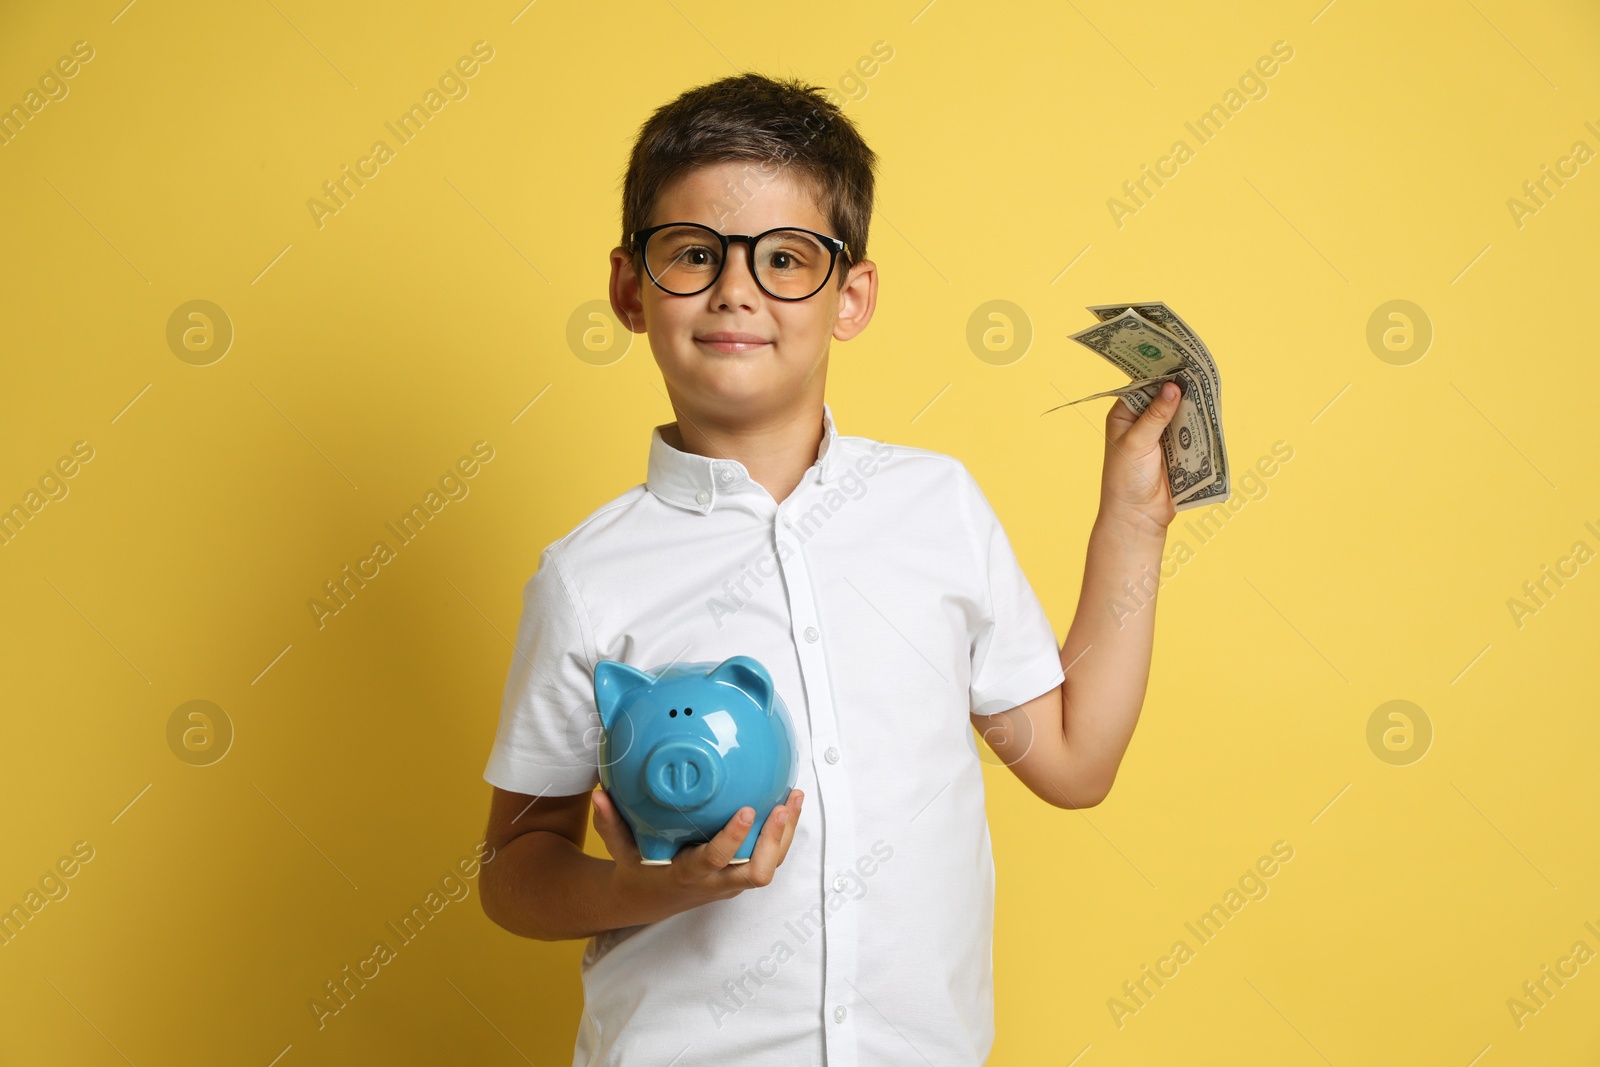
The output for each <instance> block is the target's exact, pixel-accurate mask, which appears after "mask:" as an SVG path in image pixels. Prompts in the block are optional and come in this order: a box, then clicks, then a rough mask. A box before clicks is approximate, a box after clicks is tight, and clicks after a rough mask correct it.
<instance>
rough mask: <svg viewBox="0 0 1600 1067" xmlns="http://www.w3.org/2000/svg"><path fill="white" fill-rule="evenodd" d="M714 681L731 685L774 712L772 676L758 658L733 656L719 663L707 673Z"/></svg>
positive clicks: (765, 709)
mask: <svg viewBox="0 0 1600 1067" xmlns="http://www.w3.org/2000/svg"><path fill="white" fill-rule="evenodd" d="M706 677H707V678H708V679H710V680H711V681H713V682H721V683H722V684H724V685H731V686H733V687H734V688H735V689H738V690H740V691H742V692H743V693H745V695H747V696H748V697H749V698H750V699H751V700H754V701H755V702H756V704H757V705H759V706H760V708H761V710H762V711H764V712H766V713H767V714H768V715H771V714H772V691H773V688H774V686H773V684H772V676H771V675H770V674H768V673H767V669H766V668H765V667H763V666H762V665H761V663H760V661H758V660H754V659H751V658H750V657H749V656H732V657H730V658H728V659H725V660H723V661H722V662H721V663H719V664H717V666H716V667H715V668H713V670H712V671H711V673H710V674H708V675H706Z"/></svg>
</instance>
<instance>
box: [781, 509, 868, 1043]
mask: <svg viewBox="0 0 1600 1067" xmlns="http://www.w3.org/2000/svg"><path fill="white" fill-rule="evenodd" d="M783 521H784V525H786V526H788V525H790V524H789V522H788V520H787V518H785V519H784V520H783ZM779 565H780V566H781V567H782V568H783V580H784V585H785V587H786V588H787V590H788V594H789V618H790V625H791V627H792V628H793V632H794V636H795V650H796V653H797V654H798V656H799V659H800V677H801V681H802V682H803V684H804V687H805V699H806V706H807V709H808V712H809V714H808V715H807V721H808V722H809V725H810V729H811V753H812V760H813V767H814V770H815V771H816V777H817V790H818V792H819V793H820V794H821V800H822V803H821V804H820V805H819V808H820V810H819V811H818V813H817V814H818V815H820V816H821V818H822V870H823V871H824V872H825V873H824V877H827V872H832V877H831V878H828V881H827V882H825V883H824V887H823V890H822V896H823V899H822V906H823V908H824V909H826V914H827V921H826V922H825V923H824V924H823V926H822V939H823V976H822V996H823V1001H822V1002H823V1004H829V1005H832V1008H831V1009H829V1011H830V1016H831V1018H832V1020H833V1021H832V1023H831V1024H830V1025H829V1026H828V1027H827V1029H826V1030H825V1032H824V1034H823V1041H824V1046H825V1048H826V1052H827V1063H828V1067H857V1062H858V1061H857V1051H856V1036H855V1033H854V1026H853V1025H852V1024H849V1023H847V1022H846V1020H847V1018H848V1017H849V1012H848V1009H847V1007H846V1003H847V1002H848V1001H850V1000H851V999H852V993H853V990H854V987H855V983H856V974H857V956H858V953H859V950H860V949H859V946H860V937H859V927H858V915H859V911H860V909H859V908H858V907H856V906H854V902H853V901H851V900H850V899H849V898H848V897H846V898H845V901H844V902H843V903H842V904H838V903H835V904H834V905H833V906H832V907H829V904H830V900H829V898H831V897H832V896H834V895H835V894H843V893H846V892H847V891H848V890H849V888H850V885H851V882H850V879H848V878H847V877H845V875H844V873H843V872H844V871H846V870H849V869H853V868H854V866H855V860H856V857H855V847H856V819H855V803H854V797H853V796H852V794H851V789H850V782H849V778H848V776H847V775H846V773H845V770H844V768H843V767H841V766H840V765H839V759H840V757H839V749H838V747H836V745H835V744H834V742H835V740H836V739H837V738H838V737H839V735H840V731H839V717H838V709H837V708H836V707H835V706H834V703H833V685H832V682H831V679H830V677H829V673H828V659H827V653H826V650H825V649H824V647H823V645H822V632H821V630H820V629H819V628H818V626H817V623H818V622H819V621H820V616H819V614H818V612H817V604H816V598H815V596H814V595H813V591H812V585H811V575H810V572H809V570H808V569H807V566H806V558H805V548H804V547H803V546H799V545H797V546H796V547H795V550H794V551H793V552H792V553H790V554H789V555H788V557H787V558H784V557H783V556H781V555H780V557H779ZM818 755H821V756H822V760H821V761H818V760H817V758H816V757H817V756H818Z"/></svg>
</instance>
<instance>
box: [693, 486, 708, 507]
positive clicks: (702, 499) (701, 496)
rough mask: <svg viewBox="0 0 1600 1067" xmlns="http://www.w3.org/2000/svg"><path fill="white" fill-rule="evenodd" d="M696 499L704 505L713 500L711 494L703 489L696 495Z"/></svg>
mask: <svg viewBox="0 0 1600 1067" xmlns="http://www.w3.org/2000/svg"><path fill="white" fill-rule="evenodd" d="M694 498H695V499H696V500H698V501H699V502H700V503H702V504H704V503H705V502H706V501H708V500H710V499H711V494H710V493H708V492H706V491H705V490H704V489H702V490H700V491H699V492H698V493H696V494H695V495H694Z"/></svg>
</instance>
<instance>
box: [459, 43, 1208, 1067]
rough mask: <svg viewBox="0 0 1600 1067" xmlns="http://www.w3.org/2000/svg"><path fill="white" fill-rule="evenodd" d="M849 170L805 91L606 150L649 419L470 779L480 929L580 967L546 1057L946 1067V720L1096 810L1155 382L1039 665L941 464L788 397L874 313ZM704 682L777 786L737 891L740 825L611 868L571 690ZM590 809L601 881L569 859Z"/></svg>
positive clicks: (1139, 564)
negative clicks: (669, 854)
mask: <svg viewBox="0 0 1600 1067" xmlns="http://www.w3.org/2000/svg"><path fill="white" fill-rule="evenodd" d="M874 162H875V156H874V154H873V152H872V151H871V150H870V149H869V148H868V147H867V146H866V145H865V144H864V143H863V142H862V140H861V138H860V137H859V135H858V134H857V132H856V131H855V129H854V128H853V127H852V125H851V124H850V122H849V121H848V120H847V119H846V118H845V117H844V116H843V115H842V114H841V113H840V112H839V111H838V109H837V108H835V107H833V106H832V105H830V104H828V103H827V101H826V99H825V98H824V97H823V96H822V94H821V92H820V91H818V90H815V89H809V88H806V87H805V86H803V85H802V84H800V83H797V82H777V81H773V80H770V79H767V78H765V77H762V76H760V75H756V74H744V75H740V76H737V77H731V78H727V79H724V80H722V81H720V82H716V83H713V84H711V85H706V86H702V87H700V88H697V89H693V90H691V91H689V92H687V93H685V94H684V95H683V96H681V97H679V98H678V99H677V100H675V101H673V102H672V103H669V104H667V105H666V106H664V107H662V108H661V109H659V110H658V111H657V112H656V113H655V114H654V115H653V116H652V117H651V118H650V119H649V120H648V121H647V122H646V123H645V125H644V126H643V128H642V129H641V131H640V134H639V138H638V141H637V143H636V145H635V147H634V151H633V154H632V159H631V161H630V164H629V168H628V172H627V177H626V180H625V184H624V205H623V241H622V244H621V246H619V247H618V248H616V249H615V250H613V251H612V253H611V265H612V273H611V301H612V306H613V308H614V309H615V311H616V313H617V315H618V317H619V318H620V319H621V320H623V321H625V322H627V323H628V324H629V328H630V329H632V330H633V331H634V332H643V333H647V334H648V335H649V339H650V347H651V351H652V353H653V354H654V356H655V359H656V362H657V363H658V364H659V366H660V368H661V373H662V377H663V378H664V380H665V383H666V389H667V394H668V397H669V399H670V401H671V404H672V409H673V412H674V414H675V415H676V416H677V419H676V421H675V422H672V423H666V424H663V425H659V426H656V427H655V428H654V430H653V431H652V434H651V440H650V451H649V465H648V474H647V478H646V481H645V483H644V484H642V485H638V486H635V487H634V488H632V489H630V490H628V491H627V492H625V493H623V494H622V495H621V496H619V497H617V498H616V499H614V500H612V501H611V502H609V503H607V504H605V505H603V506H602V507H600V508H599V509H598V510H596V511H594V512H593V513H592V514H590V515H589V516H588V517H587V518H586V519H584V520H583V521H582V522H581V523H579V524H578V526H577V527H576V528H575V529H573V530H572V531H571V532H570V533H568V534H567V535H565V536H564V537H562V538H561V539H560V540H558V541H556V542H554V543H553V544H551V545H549V546H548V547H547V548H546V549H545V550H544V552H543V554H542V556H541V558H540V563H539V568H538V571H537V573H535V574H534V576H533V577H532V578H531V579H530V580H529V582H528V584H527V587H526V589H525V590H524V596H525V607H524V612H523V615H522V619H521V623H520V625H519V627H518V631H517V640H516V654H515V656H514V658H513V661H512V664H511V670H510V674H509V677H508V680H507V683H506V689H505V698H504V703H503V707H502V711H501V718H500V724H499V731H498V734H497V736H496V738H495V742H494V747H493V750H492V753H491V755H490V758H489V763H488V767H487V769H486V770H485V772H484V777H485V779H486V780H488V781H489V782H490V783H491V784H492V785H494V786H495V790H494V799H493V802H492V805H491V812H490V818H489V828H488V834H487V836H488V840H489V843H490V844H491V845H492V846H493V847H494V849H495V853H496V859H495V862H494V863H493V864H492V865H488V866H486V867H485V868H484V876H483V885H482V893H483V906H484V910H485V912H486V913H487V914H488V915H489V917H490V918H491V919H493V920H494V921H495V922H497V923H499V924H500V925H501V926H504V927H505V928H506V929H508V930H510V931H512V932H513V933H517V934H521V935H523V936H527V937H534V938H539V939H541V940H558V939H565V938H580V937H587V938H589V939H590V940H589V944H588V946H587V949H586V951H585V954H584V957H583V962H582V975H583V984H584V999H585V1004H584V1012H583V1016H582V1019H581V1022H580V1024H579V1030H578V1037H577V1042H576V1048H575V1059H574V1063H575V1064H579V1065H590V1064H608V1065H611V1064H617V1065H623V1067H631V1065H643V1064H652V1065H654V1064H667V1063H670V1064H674V1065H676V1067H689V1065H692V1064H713V1063H714V1064H738V1065H740V1067H764V1065H775V1067H777V1065H781V1067H797V1065H803V1064H822V1063H826V1064H828V1065H829V1067H855V1065H858V1064H859V1065H860V1067H877V1065H881V1064H901V1063H908V1064H909V1063H916V1064H925V1063H926V1064H936V1065H944V1064H962V1065H970V1064H979V1063H982V1062H983V1061H984V1059H985V1057H986V1056H987V1055H988V1052H989V1049H990V1046H991V1045H992V1043H993V1039H994V1016H993V985H992V972H991V960H992V948H991V945H992V931H993V907H994V869H993V866H992V861H991V853H990V843H989V833H988V823H987V820H986V817H985V811H984V791H983V775H982V764H981V761H980V760H979V759H978V756H977V747H976V743H975V740H974V738H973V730H972V727H976V728H977V730H978V731H979V732H981V733H982V734H983V735H984V738H985V740H986V741H987V742H988V743H989V745H990V746H991V747H992V748H993V749H994V751H995V753H996V754H997V755H998V756H999V757H1000V759H1001V760H1002V761H1003V762H1005V763H1006V764H1007V765H1008V766H1009V767H1010V768H1011V770H1012V771H1013V772H1015V773H1016V775H1017V776H1018V777H1019V778H1020V779H1021V780H1022V781H1023V782H1024V783H1025V784H1026V785H1027V787H1028V788H1029V789H1030V790H1031V791H1033V792H1034V793H1035V794H1037V795H1038V796H1039V797H1041V798H1042V799H1044V800H1045V801H1046V802H1047V803H1049V804H1052V805H1054V806H1056V807H1061V808H1071V807H1086V806H1090V805H1093V804H1096V803H1098V802H1099V801H1100V800H1101V799H1103V798H1104V797H1105V795H1106V792H1107V790H1109V789H1110V787H1111V783H1112V779H1113V778H1114V777H1115V775H1116V771H1117V767H1118V765H1119V763H1120V761H1121V759H1122V755H1123V753H1124V751H1125V750H1126V748H1127V745H1128V740H1129V737H1130V736H1131V734H1132V732H1133V728H1134V724H1135V722H1136V720H1137V718H1138V713H1139V709H1140V705H1141V703H1142V701H1143V696H1144V689H1145V682H1146V678H1147V676H1148V672H1149V665H1150V651H1151V643H1152V638H1153V632H1154V610H1153V605H1150V606H1149V610H1144V611H1140V612H1138V613H1136V614H1135V615H1133V616H1131V617H1127V618H1123V619H1121V620H1118V619H1116V618H1114V616H1113V614H1112V612H1110V611H1108V610H1107V605H1108V604H1109V603H1110V602H1111V601H1112V600H1114V599H1119V598H1120V597H1121V595H1122V592H1123V588H1122V587H1123V583H1124V581H1125V580H1126V581H1132V582H1137V581H1140V580H1141V579H1142V578H1144V577H1145V576H1146V575H1147V574H1148V573H1149V572H1150V571H1152V570H1154V569H1156V568H1157V567H1159V565H1160V558H1161V550H1162V546H1163V544H1164V541H1165V537H1166V527H1167V525H1168V523H1170V522H1171V521H1172V518H1173V515H1174V508H1173V506H1172V502H1171V499H1170V495H1169V493H1168V490H1167V481H1166V478H1165V475H1164V470H1163V466H1162V464H1163V460H1162V457H1161V453H1160V449H1159V447H1158V445H1157V439H1158V437H1159V435H1160V433H1161V430H1162V428H1163V427H1164V426H1165V425H1166V423H1167V422H1168V421H1169V420H1170V419H1171V417H1172V414H1173V411H1174V410H1175V409H1176V400H1177V396H1176V388H1175V387H1172V386H1170V385H1169V386H1168V387H1167V388H1168V389H1169V391H1170V395H1167V394H1163V395H1162V396H1161V397H1160V398H1159V399H1158V400H1157V402H1155V403H1153V404H1151V405H1150V406H1149V408H1148V409H1147V410H1146V412H1145V414H1144V415H1142V416H1140V417H1139V418H1138V419H1135V418H1134V417H1133V416H1132V414H1131V412H1130V411H1129V410H1128V409H1127V408H1126V407H1125V406H1124V405H1122V404H1120V403H1114V404H1113V407H1112V410H1111V413H1110V415H1109V416H1108V418H1107V420H1106V441H1107V444H1106V453H1105V465H1104V470H1103V474H1102V483H1101V494H1100V512H1099V515H1098V517H1097V518H1096V521H1095V524H1094V528H1093V531H1092V534H1091V536H1090V539H1089V548H1088V559H1087V566H1086V569H1085V573H1084V581H1083V590H1082V593H1081V597H1080V601H1079V608H1078V612H1077V615H1076V616H1075V618H1074V620H1073V624H1072V628H1071V630H1070V631H1069V632H1068V634H1067V638H1066V642H1065V644H1064V645H1063V646H1061V647H1060V648H1057V647H1056V644H1055V636H1054V633H1053V631H1052V629H1051V626H1050V622H1049V620H1048V619H1047V618H1046V616H1045V613H1044V610H1043V608H1042V606H1041V605H1040V603H1039V601H1038V599H1037V597H1036V596H1035V595H1034V593H1033V590H1032V588H1031V587H1030V586H1029V584H1028V581H1027V579H1026V577H1024V575H1023V574H1022V572H1021V570H1020V568H1019V566H1018V563H1017V559H1016V557H1015V555H1014V554H1013V552H1012V549H1011V545H1010V542H1009V540H1008V539H1007V537H1006V534H1005V532H1004V530H1003V529H1002V527H1001V525H1000V522H999V520H998V518H997V517H996V515H995V513H994V511H993V509H992V508H991V507H990V506H989V503H988V501H987V499H986V498H985V497H984V495H983V493H982V492H981V491H980V490H979V488H978V486H977V484H976V483H975V482H974V481H973V479H972V477H971V475H970V474H969V473H968V471H967V469H966V468H965V466H963V465H962V464H961V462H960V461H959V460H956V459H954V458H952V457H950V456H947V455H943V454H941V453H938V452H933V451H928V450H924V449H919V448H910V447H904V446H898V445H896V446H891V445H888V444H885V443H883V442H879V441H874V440H870V439H868V438H864V437H853V436H843V435H840V434H839V432H838V431H837V429H836V428H835V426H834V422H833V413H832V410H831V408H830V407H829V406H828V405H827V404H826V403H825V402H824V399H823V384H824V381H825V379H826V375H827V366H828V350H829V343H830V340H831V339H834V338H837V339H838V340H841V341H847V340H849V339H850V338H852V337H855V336H856V335H858V334H859V333H860V332H861V331H862V330H864V329H865V328H866V326H867V323H868V322H869V321H870V320H871V318H872V311H873V307H874V303H875V300H876V295H877V282H878V276H877V268H876V266H875V265H874V264H873V263H872V262H871V261H870V260H868V259H866V258H865V252H866V239H867V224H868V221H869V219H870V216H871V214H872V195H873V193H872V190H873V166H874ZM730 189H732V190H734V191H735V192H734V194H733V195H732V196H730V193H729V190H730ZM769 231H778V232H775V233H774V232H769ZM741 234H743V235H751V237H752V238H755V237H759V238H760V240H759V241H756V240H753V239H747V238H744V237H738V236H735V235H741ZM733 655H748V656H753V657H755V658H756V659H757V660H759V661H760V662H761V663H762V664H763V665H764V666H766V668H767V669H768V671H769V672H770V674H771V676H772V678H773V681H774V682H775V683H776V686H777V689H778V692H779V693H780V694H781V695H782V697H783V698H784V701H785V702H786V704H787V706H788V708H789V710H790V713H791V715H792V716H793V718H794V722H795V729H796V733H797V735H798V736H797V738H796V742H797V746H798V749H799V755H800V778H799V784H798V788H796V789H795V790H794V791H793V793H792V794H791V795H790V798H789V800H788V802H787V803H785V804H782V805H779V806H777V807H775V808H774V809H773V810H772V811H771V812H770V813H768V817H767V818H766V820H765V824H764V826H763V827H762V829H761V831H760V836H759V838H758V843H757V845H756V847H755V850H754V853H753V855H752V856H751V858H750V860H749V861H748V862H746V863H742V864H741V863H733V862H730V859H731V857H732V856H733V853H734V851H735V850H736V849H737V848H738V847H739V845H740V844H741V843H742V842H743V841H744V838H745V835H746V834H747V833H748V832H749V827H750V826H751V823H752V821H753V819H754V817H755V814H756V813H755V812H753V811H751V809H749V808H745V809H743V810H741V812H740V813H739V815H737V816H735V818H734V819H733V820H732V821H731V822H729V823H728V825H727V826H725V827H722V828H721V829H720V831H718V832H717V833H716V835H715V837H714V838H713V839H712V840H711V841H710V842H709V843H706V844H701V845H696V846H692V847H687V848H685V849H683V850H682V851H680V852H678V854H677V855H676V857H675V858H674V860H673V861H672V863H671V864H669V865H664V866H652V865H646V864H642V863H640V860H639V852H638V849H637V847H636V846H635V843H634V841H633V838H632V835H631V834H630V832H629V831H628V828H627V824H626V823H624V822H623V821H622V819H621V817H620V815H619V814H618V813H617V810H616V808H615V806H614V805H613V804H612V803H611V800H610V798H609V797H608V796H607V795H606V793H605V791H604V790H595V789H594V788H593V787H594V786H595V785H596V784H597V782H598V780H599V778H598V771H597V759H596V751H595V745H596V739H597V737H598V718H597V716H596V714H595V710H594V690H593V669H594V665H595V663H596V662H597V661H598V660H599V659H615V660H620V661H622V662H626V663H628V664H630V665H631V666H635V667H638V668H640V669H643V670H649V669H651V668H653V667H657V666H660V665H664V664H667V663H670V662H680V661H695V660H701V661H712V662H720V661H721V660H723V659H726V658H727V657H729V656H733ZM1068 668H1070V670H1071V673H1070V675H1069V674H1068V673H1067V671H1068ZM591 804H592V805H593V808H594V824H595V829H596V831H597V832H598V833H599V834H600V837H601V839H602V840H603V841H604V842H605V845H606V848H607V850H608V852H609V853H610V855H611V856H612V857H613V859H612V860H602V859H598V858H595V857H592V856H589V855H587V854H586V853H585V852H584V851H583V843H584V839H585V829H586V824H587V821H588V816H589V808H590V805H591ZM802 807H804V808H805V818H804V820H802V818H801V816H802Z"/></svg>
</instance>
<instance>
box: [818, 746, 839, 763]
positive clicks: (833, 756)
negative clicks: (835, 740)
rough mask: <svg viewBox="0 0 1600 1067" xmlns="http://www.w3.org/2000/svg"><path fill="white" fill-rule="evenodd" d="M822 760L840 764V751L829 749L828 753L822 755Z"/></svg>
mask: <svg viewBox="0 0 1600 1067" xmlns="http://www.w3.org/2000/svg"><path fill="white" fill-rule="evenodd" d="M822 758H823V759H825V760H827V761H828V762H829V763H838V762H839V750H838V749H836V748H830V749H828V751H826V752H824V753H823V754H822Z"/></svg>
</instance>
